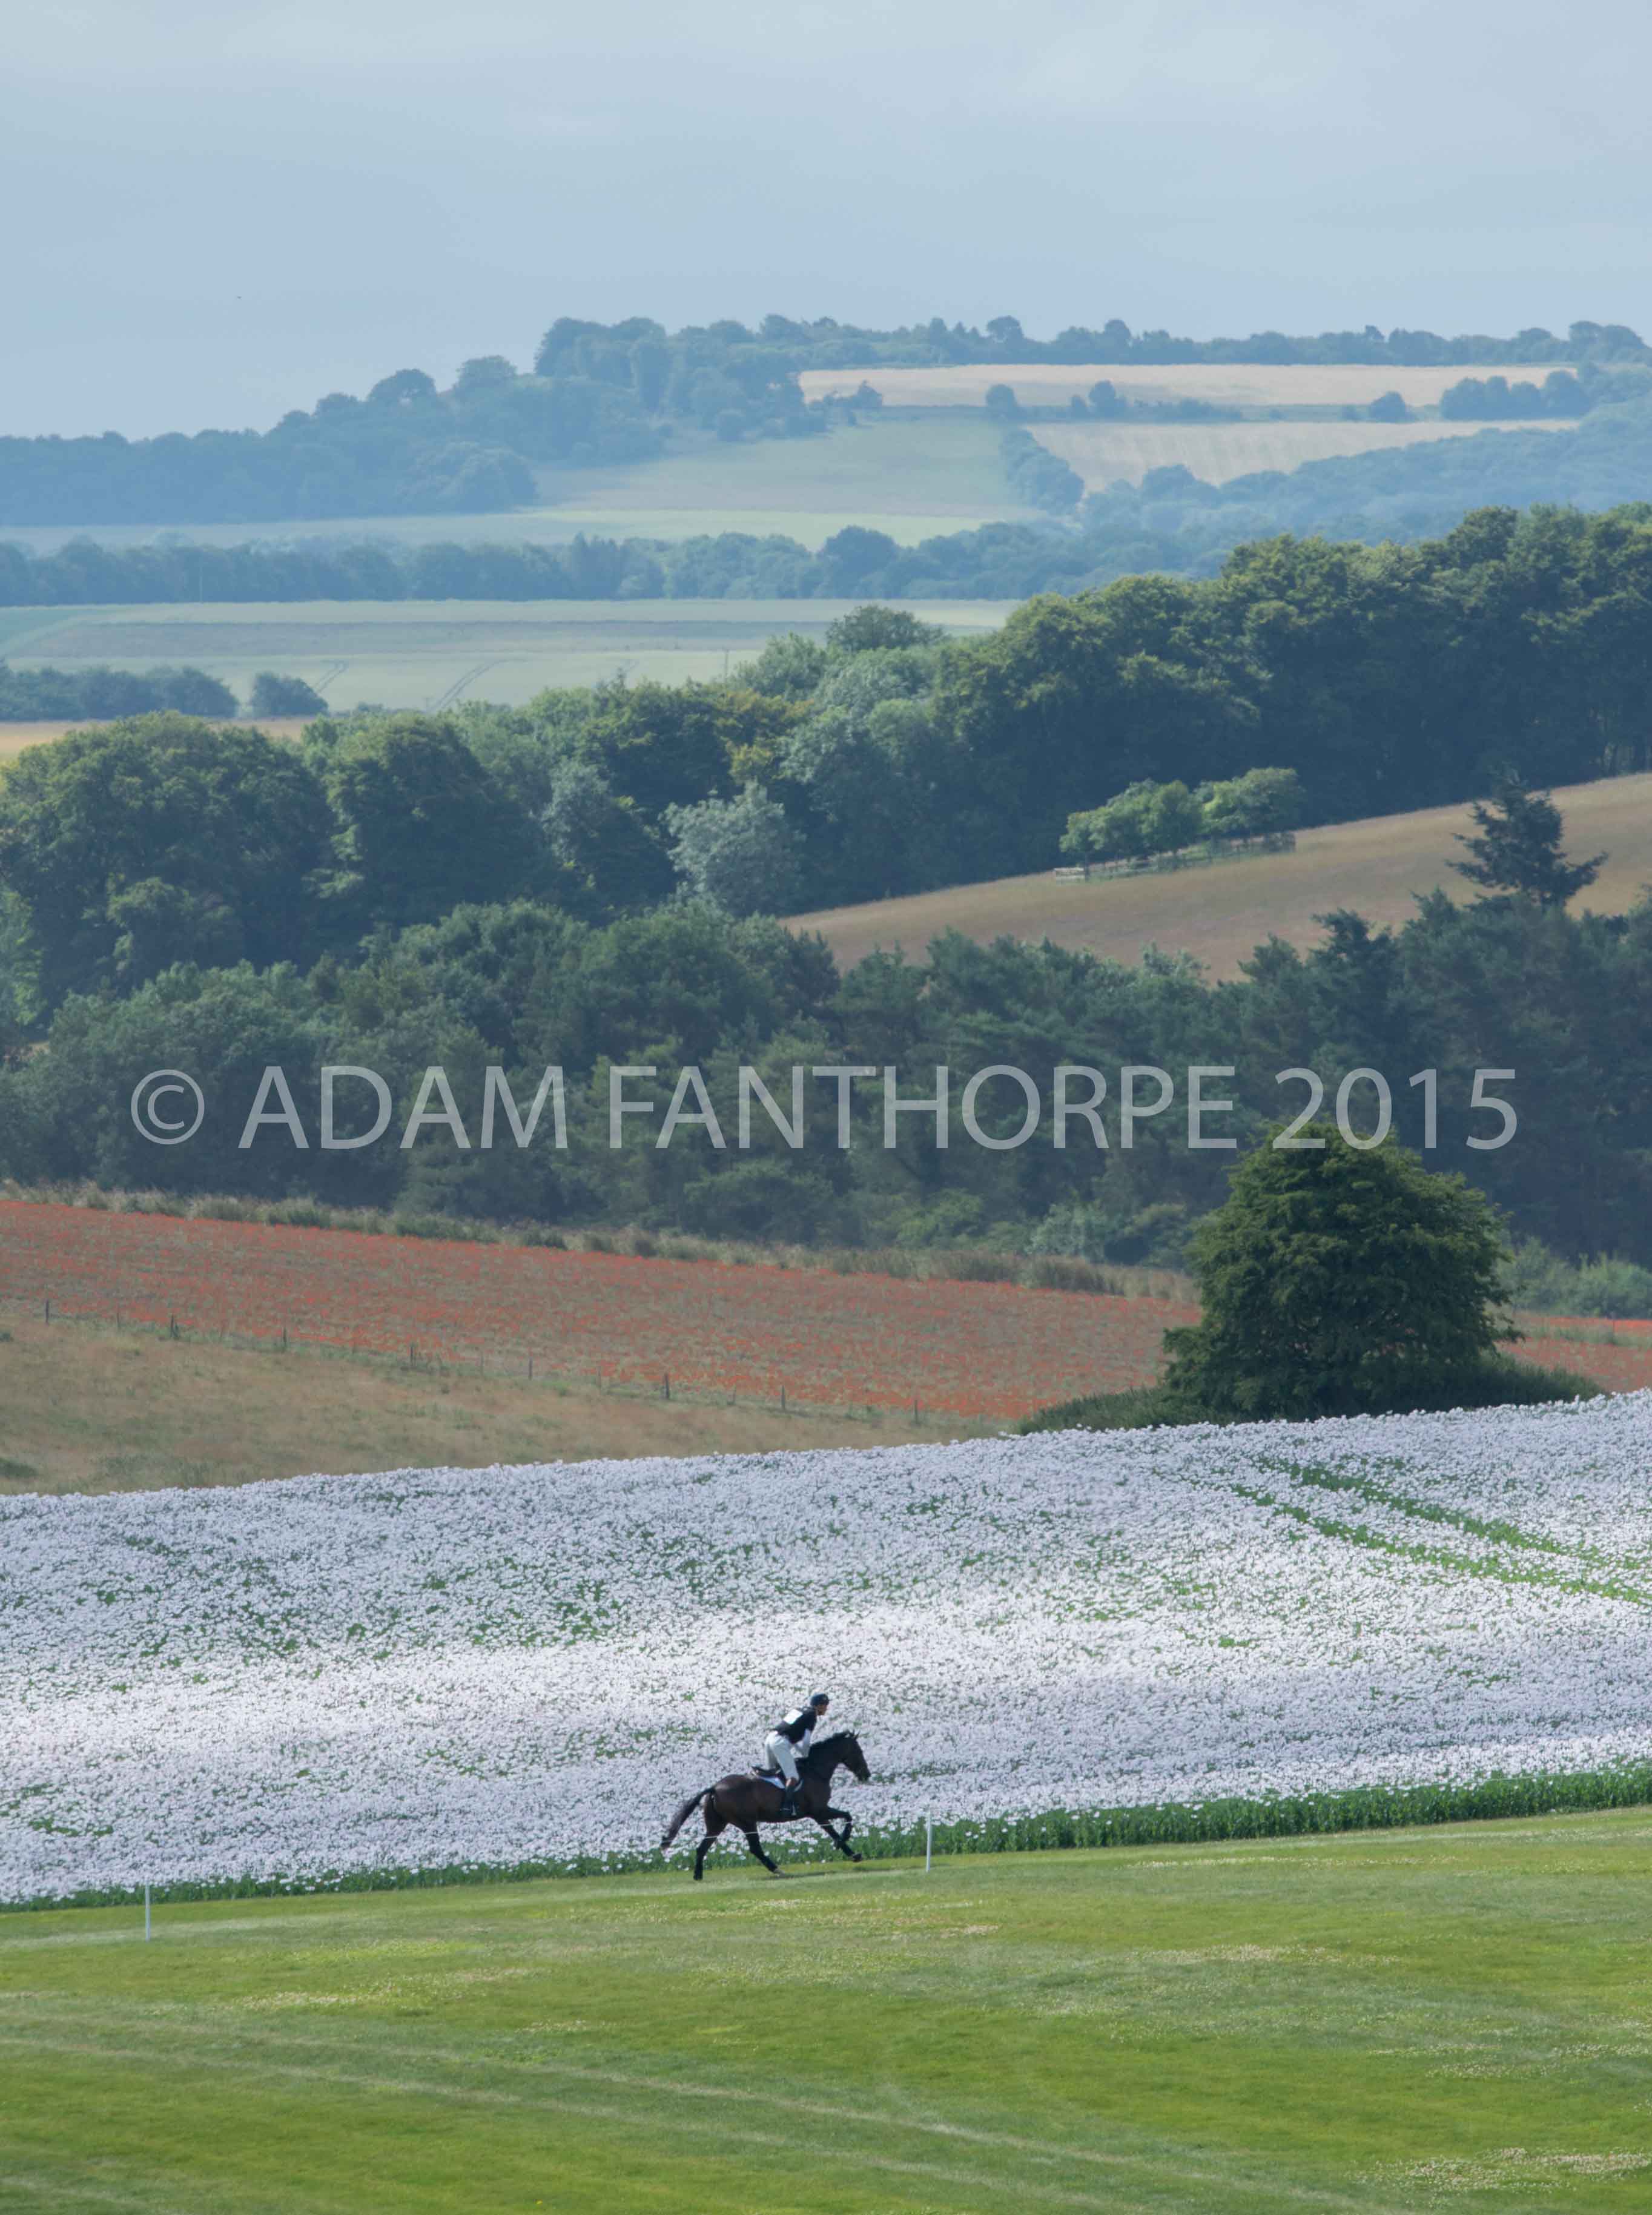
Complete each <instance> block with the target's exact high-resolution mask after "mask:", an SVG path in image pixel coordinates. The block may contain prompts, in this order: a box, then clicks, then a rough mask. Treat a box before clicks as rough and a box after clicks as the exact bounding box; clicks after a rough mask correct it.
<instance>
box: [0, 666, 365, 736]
mask: <svg viewBox="0 0 1652 2215" xmlns="http://www.w3.org/2000/svg"><path fill="white" fill-rule="evenodd" d="M249 706H250V707H251V709H252V712H253V714H254V715H284V716H291V715H325V714H326V712H327V703H326V701H325V700H323V699H322V696H321V695H320V693H319V692H316V690H313V689H312V687H311V686H310V685H308V684H305V683H304V679H303V678H301V677H285V676H282V675H281V674H280V673H279V672H277V671H275V670H273V669H263V670H260V672H258V674H257V676H256V677H255V678H254V679H253V682H252V691H251V693H250V695H249ZM168 710H172V711H175V713H177V714H179V715H239V714H240V712H241V703H240V701H239V700H238V699H237V698H236V695H235V694H234V693H233V692H232V691H231V690H230V687H229V686H228V685H227V684H224V681H223V679H222V678H218V677H212V676H209V675H208V674H207V672H206V670H204V669H194V668H191V667H189V666H187V665H186V666H183V667H181V668H177V669H174V668H169V667H168V666H165V665H164V664H163V665H161V666H158V667H156V668H153V669H141V670H138V669H111V668H110V667H109V666H108V665H107V663H105V662H95V663H94V664H93V665H92V666H90V667H89V668H87V669H53V668H51V667H49V666H47V667H43V668H31V669H13V668H12V667H11V666H10V665H9V663H7V662H4V661H0V723H37V722H52V723H56V722H64V723H67V722H73V721H77V720H78V719H79V718H82V717H84V718H85V719H86V720H87V721H99V722H102V721H113V720H115V719H117V718H119V717H120V716H125V715H154V714H157V713H165V712H167V711H168Z"/></svg>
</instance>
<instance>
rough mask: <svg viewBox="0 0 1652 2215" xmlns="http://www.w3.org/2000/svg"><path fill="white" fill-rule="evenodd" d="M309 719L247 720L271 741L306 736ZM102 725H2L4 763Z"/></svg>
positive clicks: (83, 720) (84, 722) (0, 751)
mask: <svg viewBox="0 0 1652 2215" xmlns="http://www.w3.org/2000/svg"><path fill="white" fill-rule="evenodd" d="M245 721H246V727H247V728H248V729H249V730H260V731H262V732H263V733H264V735H265V736H266V737H267V738H271V739H298V738H299V737H301V736H302V735H303V732H304V725H305V723H306V722H307V721H309V717H308V716H305V715H261V716H259V717H257V718H253V717H251V716H248V717H247V718H245ZM97 727H98V726H97V725H96V724H95V723H94V722H89V721H87V720H86V718H85V717H84V716H82V717H81V719H80V720H79V721H78V722H72V723H0V761H10V760H11V759H12V758H13V757H14V756H15V755H17V754H20V753H21V752H22V751H23V748H24V747H25V746H44V745H50V744H51V742H52V739H60V738H62V737H64V734H65V733H68V732H70V731H89V730H96V729H97Z"/></svg>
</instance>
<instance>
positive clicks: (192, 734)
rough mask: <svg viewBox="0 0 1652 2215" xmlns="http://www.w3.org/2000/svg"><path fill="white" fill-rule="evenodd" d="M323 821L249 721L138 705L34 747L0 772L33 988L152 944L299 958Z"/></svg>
mask: <svg viewBox="0 0 1652 2215" xmlns="http://www.w3.org/2000/svg"><path fill="white" fill-rule="evenodd" d="M327 826H328V811H327V802H326V798H325V795H324V794H323V791H322V787H321V784H320V783H319V782H318V781H317V779H316V776H315V774H314V772H313V770H311V769H310V766H309V764H307V763H306V762H305V761H304V760H303V759H302V758H300V757H299V756H298V754H297V753H296V752H294V750H293V749H292V747H291V746H286V745H279V744H278V743H277V742H275V741H273V740H272V739H267V738H265V737H264V736H263V735H262V734H261V733H259V732H257V731H247V730H220V729H214V728H212V727H210V726H209V725H207V724H206V723H201V722H196V721H192V720H190V719H189V718H187V717H185V716H182V715H145V716H140V717H138V718H137V719H135V720H133V721H128V722H117V723H114V724H111V725H109V726H108V727H106V728H103V729H100V730H94V731H79V732H72V733H70V735H69V736H68V737H66V738H64V739H59V740H58V742H57V743H56V744H55V745H49V746H35V747H30V748H29V749H28V750H27V751H26V752H24V753H23V754H22V755H21V757H20V758H18V760H17V761H16V762H15V763H14V764H11V766H10V767H9V770H7V772H6V774H5V776H4V779H3V782H0V881H3V883H4V884H5V885H6V886H7V887H9V889H10V890H12V891H13V892H15V893H16V894H17V895H18V896H19V898H21V900H22V902H23V904H24V905H25V907H26V908H27V910H28V918H29V927H30V930H31V932H32V935H33V938H34V945H35V947H36V948H37V949H38V952H39V958H40V972H39V976H40V992H41V996H42V997H43V999H44V1000H45V1002H46V1004H47V1005H49V1006H50V1005H55V1004H56V1003H57V1002H58V1001H59V1000H60V999H62V997H64V994H65V993H66V992H70V991H89V990H91V989H93V988H94V987H95V986H96V985H98V984H100V983H103V982H107V981H111V980H113V979H114V976H115V974H116V972H117V968H118V967H119V968H120V969H121V970H122V973H124V974H125V975H126V977H127V978H128V979H130V980H132V981H136V980H138V979H141V978H143V977H144V976H146V975H149V974H152V973H153V971H154V966H155V964H156V963H157V961H161V960H163V956H164V958H165V959H169V960H177V959H198V960H209V961H212V962H215V963H221V962H224V961H225V960H230V961H234V960H240V959H242V958H243V956H244V958H246V959H247V960H250V961H252V962H253V963H254V964H255V966H267V965H268V964H269V963H271V962H274V961H281V960H294V959H296V958H298V956H299V955H300V954H302V952H303V951H304V947H305V944H306V941H307V937H308V930H307V920H306V901H305V893H304V887H305V881H306V879H307V877H308V876H309V874H310V872H311V871H312V870H314V869H315V868H317V867H318V866H319V865H320V864H322V862H324V860H325V858H326V852H327ZM123 949H124V950H123Z"/></svg>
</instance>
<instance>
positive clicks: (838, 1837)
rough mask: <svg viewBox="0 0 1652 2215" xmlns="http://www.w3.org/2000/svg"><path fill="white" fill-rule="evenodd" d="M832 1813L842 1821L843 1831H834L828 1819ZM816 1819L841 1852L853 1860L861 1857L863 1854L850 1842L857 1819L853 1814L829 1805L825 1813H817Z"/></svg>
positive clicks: (855, 1860)
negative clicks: (847, 1813)
mask: <svg viewBox="0 0 1652 2215" xmlns="http://www.w3.org/2000/svg"><path fill="white" fill-rule="evenodd" d="M832 1815H836V1816H837V1817H838V1819H839V1821H840V1822H841V1823H842V1825H843V1828H842V1830H841V1831H834V1830H833V1829H832V1825H831V1824H830V1822H829V1821H828V1820H827V1819H826V1818H827V1817H828V1816H832ZM815 1821H816V1822H817V1823H818V1824H819V1825H820V1828H821V1829H822V1830H823V1831H824V1832H826V1836H827V1838H830V1839H831V1841H832V1844H833V1845H834V1846H836V1848H837V1849H838V1852H839V1853H840V1854H844V1855H846V1856H848V1858H849V1859H850V1860H851V1862H857V1861H859V1860H860V1859H861V1856H860V1855H859V1854H857V1852H856V1851H855V1849H854V1848H853V1846H851V1844H850V1843H849V1833H850V1832H851V1831H852V1830H853V1829H854V1827H855V1819H854V1817H853V1816H852V1815H846V1814H844V1811H843V1809H842V1808H841V1807H828V1808H827V1809H826V1814H825V1815H817V1816H816V1817H815Z"/></svg>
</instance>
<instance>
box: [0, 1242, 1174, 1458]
mask: <svg viewBox="0 0 1652 2215" xmlns="http://www.w3.org/2000/svg"><path fill="white" fill-rule="evenodd" d="M0 1297H4V1298H10V1299H22V1300H28V1301H30V1302H35V1303H40V1304H44V1303H45V1302H46V1300H50V1301H51V1302H52V1308H53V1310H54V1312H58V1313H61V1314H63V1315H64V1316H88V1317H94V1318H96V1319H98V1320H101V1321H104V1322H123V1323H145V1324H155V1325H159V1326H161V1327H162V1328H164V1327H165V1326H166V1324H167V1323H168V1322H169V1319H175V1320H176V1322H177V1325H178V1328H179V1329H180V1330H181V1331H186V1332H189V1333H192V1334H193V1333H197V1332H212V1333H217V1332H222V1333H224V1335H226V1336H229V1337H232V1338H261V1339H269V1340H274V1339H279V1336H280V1335H281V1333H282V1332H283V1331H284V1330H285V1331H286V1332H287V1334H288V1335H289V1337H290V1338H291V1339H292V1341H296V1342H298V1343H300V1344H309V1345H326V1346H332V1347H342V1348H347V1349H349V1350H352V1351H354V1352H358V1353H378V1354H390V1355H397V1354H399V1355H402V1356H404V1357H405V1356H406V1355H407V1354H408V1352H409V1349H412V1348H416V1349H417V1353H418V1356H419V1358H420V1359H437V1360H443V1361H451V1362H470V1361H476V1360H478V1359H480V1360H482V1361H483V1362H486V1363H488V1364H489V1365H491V1364H492V1363H494V1362H498V1363H499V1364H501V1366H508V1367H510V1368H512V1369H513V1370H515V1371H518V1372H519V1373H520V1372H521V1371H525V1367H526V1364H527V1362H528V1360H529V1359H530V1358H531V1359H532V1361H533V1363H534V1366H535V1370H536V1373H538V1374H550V1375H556V1376H559V1377H568V1378H573V1379H587V1380H590V1381H593V1382H597V1381H600V1382H603V1383H605V1384H623V1385H647V1384H653V1385H657V1384H660V1382H661V1380H662V1379H663V1378H665V1377H669V1378H670V1380H671V1384H672V1389H673V1390H676V1389H678V1388H679V1387H680V1388H682V1389H684V1390H688V1391H705V1390H709V1391H716V1392H732V1393H735V1394H738V1395H739V1396H741V1397H742V1398H744V1397H751V1398H753V1399H758V1400H765V1401H776V1402H777V1401H778V1400H779V1398H780V1396H781V1394H782V1391H784V1392H785V1394H786V1396H787V1397H788V1399H789V1400H790V1401H794V1402H797V1403H799V1404H801V1405H806V1406H807V1405H814V1406H819V1407H866V1408H901V1407H907V1408H909V1407H911V1406H912V1403H913V1402H918V1404H919V1405H920V1406H921V1407H922V1408H924V1409H926V1410H930V1411H933V1412H935V1413H937V1414H940V1413H944V1414H954V1415H964V1416H972V1417H975V1418H977V1419H986V1420H1009V1419H1010V1418H1012V1417H1016V1416H1019V1415H1023V1414H1030V1413H1031V1412H1032V1411H1033V1410H1034V1409H1035V1408H1041V1407H1047V1406H1048V1405H1049V1403H1050V1402H1052V1401H1055V1400H1063V1399H1070V1398H1072V1397H1073V1396H1075V1395H1076V1394H1078V1393H1080V1392H1090V1391H1108V1390H1118V1389H1120V1388H1121V1387H1122V1386H1125V1385H1127V1384H1139V1383H1141V1382H1142V1381H1143V1380H1144V1379H1145V1378H1147V1377H1151V1375H1152V1373H1153V1371H1154V1368H1155V1366H1156V1364H1157V1360H1158V1347H1159V1338H1160V1334H1161V1333H1162V1332H1163V1330H1164V1327H1165V1325H1166V1324H1167V1323H1171V1322H1185V1321H1187V1320H1188V1319H1189V1318H1190V1316H1191V1312H1192V1311H1191V1310H1188V1309H1185V1308H1182V1307H1179V1306H1177V1305H1176V1304H1173V1303H1172V1302H1170V1301H1168V1300H1131V1299H1123V1298H1110V1297H1104V1296H1098V1295H1090V1294H1083V1293H1072V1292H1029V1291H1025V1290H1023V1289H1022V1288H1020V1287H1019V1286H1015V1285H983V1284H955V1283H951V1282H949V1281H945V1280H942V1279H924V1280H911V1279H897V1278H892V1277H875V1276H859V1275H857V1276H838V1275H836V1274H834V1273H832V1272H831V1271H829V1270H825V1269H818V1270H817V1269H780V1268H768V1267H738V1266H735V1265H732V1264H723V1263H717V1262H709V1261H643V1260H638V1259H636V1258H633V1257H631V1256H629V1255H614V1254H584V1253H558V1252H556V1251H548V1250H546V1249H541V1248H537V1247H525V1246H494V1245H480V1244H470V1243H465V1242H459V1241H453V1240H445V1239H444V1240H439V1241H426V1240H416V1239H410V1238H396V1237H389V1236H371V1235H367V1234H365V1233H362V1232H358V1231H347V1230H297V1229H292V1228H289V1227H287V1226H285V1225H273V1224H243V1223H214V1222H205V1221H190V1220H186V1219H184V1218H176V1217H171V1216H157V1215H136V1214H116V1213H114V1212H107V1213H105V1212H101V1211H99V1210H96V1209H91V1208H80V1207H68V1206H40V1205H37V1204H34V1203H28V1202H18V1201H12V1202H3V1203H0Z"/></svg>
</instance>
